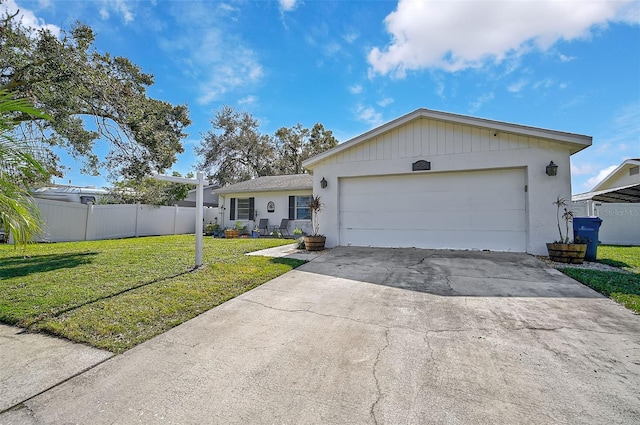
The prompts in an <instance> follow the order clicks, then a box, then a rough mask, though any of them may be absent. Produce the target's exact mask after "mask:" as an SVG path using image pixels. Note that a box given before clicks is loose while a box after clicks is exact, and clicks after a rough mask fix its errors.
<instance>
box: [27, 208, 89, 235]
mask: <svg viewBox="0 0 640 425" xmlns="http://www.w3.org/2000/svg"><path fill="white" fill-rule="evenodd" d="M37 202H38V207H39V208H40V212H41V214H42V218H43V219H44V222H45V223H46V224H45V226H44V229H43V230H44V232H43V234H42V235H41V237H40V238H39V239H38V240H39V241H40V242H70V241H82V240H84V239H85V236H86V230H87V206H86V205H82V204H73V203H70V202H60V201H50V200H48V199H38V200H37Z"/></svg>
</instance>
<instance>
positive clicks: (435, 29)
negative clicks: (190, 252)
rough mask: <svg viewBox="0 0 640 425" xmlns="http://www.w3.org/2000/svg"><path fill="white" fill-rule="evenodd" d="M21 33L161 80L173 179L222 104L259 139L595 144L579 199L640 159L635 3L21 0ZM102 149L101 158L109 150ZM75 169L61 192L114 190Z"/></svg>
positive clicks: (576, 186) (587, 155) (15, 2)
mask: <svg viewBox="0 0 640 425" xmlns="http://www.w3.org/2000/svg"><path fill="white" fill-rule="evenodd" d="M2 8H8V9H10V10H15V9H16V8H19V9H20V10H21V14H22V16H23V19H24V22H26V23H29V24H30V25H32V26H45V25H47V26H49V27H50V28H52V30H54V31H56V30H58V29H59V28H64V29H69V28H70V26H71V25H72V24H73V23H74V22H75V21H76V20H79V21H81V22H83V23H86V24H88V25H90V26H91V27H92V28H93V29H94V30H95V32H96V33H97V38H96V43H95V46H96V47H97V49H98V50H100V51H108V52H110V53H111V54H112V55H118V56H126V57H128V58H129V59H131V60H132V61H133V62H134V63H135V64H137V65H138V66H140V67H141V68H142V69H143V70H144V71H145V72H148V73H152V74H154V75H155V84H154V85H153V86H152V87H151V88H150V89H149V95H150V96H152V97H154V98H158V99H162V100H166V101H169V102H172V103H174V104H177V103H180V104H184V103H186V104H188V106H189V110H190V116H191V119H192V121H193V124H192V126H190V127H189V128H188V129H187V132H188V133H189V137H188V138H187V139H186V140H185V141H184V143H185V153H184V154H182V155H180V157H179V160H178V162H177V163H176V164H175V166H174V168H173V169H174V170H175V171H179V172H181V173H183V174H184V173H186V172H189V171H192V170H193V165H194V164H195V162H196V158H195V157H194V154H193V148H194V146H196V145H198V143H199V141H200V137H201V134H202V133H204V132H205V131H207V130H209V129H210V128H211V126H210V119H211V118H212V116H213V113H214V111H215V110H217V109H219V108H220V107H221V106H222V105H230V106H234V107H236V108H238V109H241V110H246V111H248V112H249V113H251V114H252V115H253V116H254V117H256V118H257V119H259V121H260V123H261V130H262V131H263V132H264V133H269V134H273V132H275V130H277V129H278V128H280V127H283V126H284V127H290V126H293V125H295V124H296V123H301V124H302V125H303V126H305V127H309V128H310V127H312V126H313V124H314V123H316V122H320V123H322V124H323V125H324V126H325V128H327V129H330V130H332V131H333V132H334V134H335V135H336V137H337V138H338V139H339V140H340V141H341V142H342V141H346V140H348V139H350V138H352V137H354V136H357V135H359V134H361V133H363V132H365V131H367V130H370V129H371V128H373V127H375V126H378V125H380V124H383V123H385V122H387V121H390V120H392V119H394V118H397V117H399V116H401V115H404V114H406V113H408V112H411V111H413V110H415V109H417V108H420V107H424V108H429V109H435V110H441V111H446V112H453V113H457V114H465V115H472V116H478V117H482V118H488V119H494V120H499V121H507V122H512V123H517V124H524V125H529V126H536V127H543V128H549V129H554V130H561V131H567V132H571V133H578V134H586V135H589V136H592V137H593V146H591V147H590V148H588V149H585V150H584V151H582V152H580V153H578V154H576V155H574V156H573V157H572V183H573V192H574V193H580V192H585V191H588V190H589V189H591V188H592V187H593V186H594V185H595V184H596V183H597V182H598V180H599V179H601V178H602V177H604V176H605V175H606V174H607V173H608V172H609V171H611V170H612V169H613V168H615V167H616V166H618V165H619V164H620V163H621V162H622V161H623V160H624V159H627V158H639V157H640V2H638V1H604V0H597V1H571V0H564V1H547V0H535V1H517V0H511V1H504V0H503V1H501V0H496V1H472V0H464V1H458V0H451V1H444V0H439V1H433V0H422V1H399V2H398V1H297V0H280V1H162V0H155V1H120V0H94V1H86V0H85V1H72V0H65V1H53V0H40V1H21V0H5V3H4V4H2V5H0V11H1V10H2ZM101 151H102V150H100V149H99V150H98V152H101ZM66 163H67V165H68V166H69V167H70V168H71V171H70V172H69V173H68V175H67V176H65V178H64V179H58V180H57V182H58V183H67V181H68V180H69V179H70V180H71V181H72V183H73V184H74V185H97V186H104V185H106V184H107V183H106V182H105V180H104V179H103V178H93V177H90V176H83V175H81V174H79V173H78V170H79V168H80V167H79V166H78V165H77V164H75V163H74V162H73V160H71V159H66Z"/></svg>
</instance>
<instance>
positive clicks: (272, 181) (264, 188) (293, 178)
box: [214, 174, 313, 194]
mask: <svg viewBox="0 0 640 425" xmlns="http://www.w3.org/2000/svg"><path fill="white" fill-rule="evenodd" d="M307 189H313V177H312V176H311V175H309V174H289V175H286V176H265V177H257V178H255V179H251V180H246V181H243V182H240V183H236V184H232V185H229V186H225V187H221V188H220V189H216V190H215V191H214V192H215V193H222V194H224V193H243V192H278V191H282V190H307Z"/></svg>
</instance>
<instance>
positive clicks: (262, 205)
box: [218, 190, 311, 235]
mask: <svg viewBox="0 0 640 425" xmlns="http://www.w3.org/2000/svg"><path fill="white" fill-rule="evenodd" d="M289 196H311V190H297V191H281V192H244V193H226V194H221V195H220V199H219V207H218V208H219V211H220V212H219V213H220V221H219V223H220V225H221V226H222V227H223V228H224V227H229V228H231V227H233V226H235V224H236V222H237V221H240V222H242V224H243V226H247V229H252V228H254V227H255V226H256V225H257V224H258V223H259V222H260V219H262V218H267V219H269V226H279V225H280V223H281V221H282V219H283V218H288V217H289ZM231 198H241V199H246V198H255V201H254V202H255V204H254V205H255V211H256V212H257V216H256V217H255V220H231V219H230V213H231V211H230V208H229V206H230V201H229V200H230V199H231ZM269 201H273V203H274V204H275V210H274V211H273V212H267V203H268V202H269ZM288 228H289V233H291V234H292V235H293V231H294V230H295V229H296V228H300V229H302V231H303V232H305V233H311V220H294V221H291V222H289V226H288Z"/></svg>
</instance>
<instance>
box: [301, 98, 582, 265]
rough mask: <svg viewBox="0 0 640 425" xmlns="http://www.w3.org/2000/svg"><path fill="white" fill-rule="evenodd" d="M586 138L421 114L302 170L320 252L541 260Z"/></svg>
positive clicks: (339, 148) (345, 146)
mask: <svg viewBox="0 0 640 425" xmlns="http://www.w3.org/2000/svg"><path fill="white" fill-rule="evenodd" d="M591 143H592V138H591V137H589V136H584V135H579V134H572V133H566V132H562V131H555V130H547V129H542V128H535V127H529V126H524V125H518V124H510V123H506V122H500V121H492V120H487V119H482V118H475V117H470V116H463V115H457V114H451V113H445V112H438V111H432V110H428V109H417V110H415V111H413V112H411V113H409V114H407V115H404V116H402V117H400V118H397V119H395V120H393V121H390V122H388V123H386V124H383V125H381V126H380V127H377V128H374V129H373V130H371V131H368V132H366V133H364V134H362V135H360V136H357V137H355V138H353V139H351V140H349V141H347V142H344V143H342V144H340V145H338V146H336V147H335V148H332V149H330V150H328V151H326V152H323V153H321V154H319V155H317V156H315V157H313V158H310V159H308V160H306V161H304V162H303V167H304V168H305V169H306V170H308V171H309V172H310V173H312V174H313V193H314V195H319V196H320V197H321V200H322V202H323V203H324V206H325V207H324V210H323V211H322V212H321V213H320V214H319V215H318V218H319V224H320V232H321V233H323V234H324V235H325V236H326V237H327V241H326V246H327V247H334V246H337V245H346V246H348V245H354V246H373V247H418V248H440V249H442V248H451V249H474V250H495V251H514V252H528V253H531V254H539V255H546V254H547V251H546V245H545V243H546V242H551V241H554V240H556V239H557V238H558V235H557V223H556V207H555V206H554V205H553V201H555V200H556V198H557V197H558V196H561V197H565V198H567V199H571V167H570V163H569V157H570V156H571V155H572V154H574V153H576V152H579V151H581V150H582V149H584V148H586V147H588V146H590V145H591Z"/></svg>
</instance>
